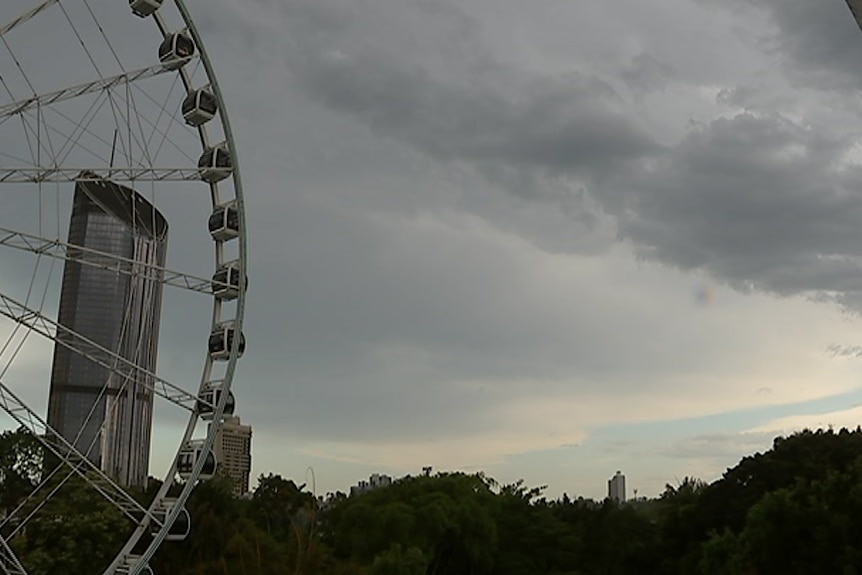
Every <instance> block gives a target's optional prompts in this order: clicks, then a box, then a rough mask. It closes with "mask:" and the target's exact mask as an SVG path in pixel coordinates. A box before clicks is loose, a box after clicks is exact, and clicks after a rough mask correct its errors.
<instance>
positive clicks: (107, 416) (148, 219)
mask: <svg viewBox="0 0 862 575" xmlns="http://www.w3.org/2000/svg"><path fill="white" fill-rule="evenodd" d="M82 175H83V176H86V177H84V178H82V179H79V181H78V182H77V183H76V185H75V196H74V200H73V205H72V217H71V221H70V223H69V244H70V248H69V249H68V259H67V260H66V262H65V267H64V270H63V283H62V288H61V293H60V309H59V314H58V323H59V324H60V326H61V329H59V330H58V333H57V340H58V341H57V343H55V345H54V361H53V367H52V370H51V388H50V392H49V397H48V424H49V425H50V426H51V427H52V428H53V429H54V430H56V431H57V432H58V433H59V434H60V435H61V436H62V437H63V438H65V439H66V440H67V441H69V442H70V443H72V444H73V445H74V446H75V447H76V449H78V451H80V452H82V453H85V454H87V457H88V458H89V459H90V460H91V461H92V462H93V463H95V464H96V465H99V466H100V467H101V468H102V470H104V471H105V472H106V473H107V474H108V475H110V476H111V477H113V478H114V479H115V480H117V481H118V482H120V483H121V484H123V485H128V486H144V485H145V484H146V481H147V476H148V471H149V458H150V432H151V422H152V412H153V396H152V391H151V390H152V381H150V377H149V376H147V375H146V374H144V373H141V372H140V371H135V370H130V369H128V364H127V363H125V362H123V361H117V359H116V357H114V356H113V355H111V354H116V355H118V356H119V357H121V358H123V359H124V360H127V361H128V362H129V363H131V364H134V365H136V366H139V367H141V368H142V369H143V370H146V371H147V372H150V373H155V371H156V355H157V351H158V337H159V319H160V315H161V308H162V282H161V272H160V271H159V270H160V269H161V268H162V267H163V266H164V262H165V254H166V250H167V235H168V224H167V221H166V220H165V218H164V217H163V216H162V215H161V214H160V213H159V212H158V210H156V209H155V207H154V206H153V205H152V204H150V203H149V202H148V201H147V200H146V199H144V198H143V197H142V196H141V195H140V194H138V193H137V192H135V191H134V190H132V189H131V188H127V187H124V186H120V185H118V184H115V183H113V182H109V181H106V180H98V179H95V177H94V176H93V175H92V174H85V175H84V174H82ZM74 246H78V248H77V249H76V248H75V247H74ZM118 269H119V270H120V271H119V272H118V271H117V270H118ZM63 328H66V329H68V330H69V332H66V331H64V329H63ZM87 340H89V342H92V343H93V344H96V346H99V347H100V348H104V349H105V350H107V351H108V352H110V353H105V352H104V351H101V350H99V348H97V347H95V346H94V345H92V344H91V343H89V342H88V341H87ZM66 346H69V347H72V348H73V349H72V350H70V349H68V348H67V347H66ZM81 349H84V350H86V351H87V353H88V354H90V355H91V356H92V357H95V358H96V359H97V361H94V360H93V359H90V358H87V357H85V356H84V355H82V354H81V353H80V352H79V350H81ZM108 366H110V367H112V368H113V369H109V368H108Z"/></svg>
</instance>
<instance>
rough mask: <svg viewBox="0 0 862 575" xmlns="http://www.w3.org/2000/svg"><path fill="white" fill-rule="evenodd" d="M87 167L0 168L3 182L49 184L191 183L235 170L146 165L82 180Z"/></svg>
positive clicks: (115, 169) (108, 171)
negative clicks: (100, 182)
mask: <svg viewBox="0 0 862 575" xmlns="http://www.w3.org/2000/svg"><path fill="white" fill-rule="evenodd" d="M92 171H93V168H92V167H87V168H61V167H59V166H53V167H21V168H0V183H6V184H39V183H45V182H61V183H62V182H82V181H83V182H99V181H103V180H105V179H108V180H114V181H120V182H135V181H138V182H140V181H143V182H190V181H198V180H201V179H202V175H203V174H204V173H208V174H213V173H216V174H223V175H225V176H229V175H230V174H231V173H233V168H209V167H207V168H198V167H193V168H189V167H185V168H150V167H145V166H128V167H125V166H124V167H114V168H109V169H107V170H104V173H103V174H101V175H95V174H94V175H92V176H89V177H86V176H84V177H81V173H82V172H92Z"/></svg>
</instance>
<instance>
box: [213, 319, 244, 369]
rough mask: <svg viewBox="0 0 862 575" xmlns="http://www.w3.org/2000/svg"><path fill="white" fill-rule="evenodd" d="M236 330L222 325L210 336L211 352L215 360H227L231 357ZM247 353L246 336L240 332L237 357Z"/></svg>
mask: <svg viewBox="0 0 862 575" xmlns="http://www.w3.org/2000/svg"><path fill="white" fill-rule="evenodd" d="M235 334H236V329H235V328H234V327H233V326H231V325H229V324H228V325H220V326H218V327H216V329H215V330H213V332H212V333H211V334H210V339H209V352H210V357H212V358H213V359H215V360H226V359H228V358H229V357H230V351H231V348H232V347H233V340H234V337H235ZM243 353H245V336H244V335H243V334H242V332H240V334H239V342H238V343H237V357H242V354H243Z"/></svg>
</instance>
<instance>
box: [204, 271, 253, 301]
mask: <svg viewBox="0 0 862 575" xmlns="http://www.w3.org/2000/svg"><path fill="white" fill-rule="evenodd" d="M240 282H241V279H240V270H239V262H230V263H227V264H224V265H222V266H220V267H219V268H218V270H217V271H216V273H215V274H213V279H212V291H213V295H214V296H215V297H217V298H218V299H220V300H222V301H230V300H233V299H236V298H237V297H239V291H240V285H241V284H240ZM243 283H244V284H245V285H243V286H242V288H243V289H248V277H247V276H246V278H245V282H243Z"/></svg>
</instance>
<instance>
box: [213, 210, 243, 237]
mask: <svg viewBox="0 0 862 575" xmlns="http://www.w3.org/2000/svg"><path fill="white" fill-rule="evenodd" d="M209 230H210V234H211V235H212V237H213V239H214V240H216V241H220V242H223V241H225V240H230V239H233V238H235V237H237V236H238V235H239V212H238V211H237V209H236V206H235V205H234V204H232V203H231V204H225V205H223V206H217V207H216V209H214V210H213V213H212V214H210V219H209Z"/></svg>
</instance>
